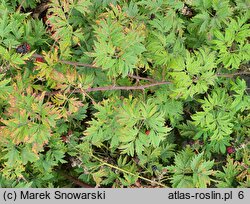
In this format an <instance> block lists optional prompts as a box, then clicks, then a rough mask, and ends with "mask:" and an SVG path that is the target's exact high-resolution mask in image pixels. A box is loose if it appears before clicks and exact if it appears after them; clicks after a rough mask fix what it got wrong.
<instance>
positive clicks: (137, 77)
mask: <svg viewBox="0 0 250 204" xmlns="http://www.w3.org/2000/svg"><path fill="white" fill-rule="evenodd" d="M128 76H129V77H131V78H133V79H139V80H145V81H152V82H155V80H154V79H152V78H147V77H140V76H135V75H132V74H128Z"/></svg>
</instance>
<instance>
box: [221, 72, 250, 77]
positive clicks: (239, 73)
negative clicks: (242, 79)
mask: <svg viewBox="0 0 250 204" xmlns="http://www.w3.org/2000/svg"><path fill="white" fill-rule="evenodd" d="M216 75H217V76H218V77H228V78H231V77H234V76H239V75H250V72H235V73H232V74H216Z"/></svg>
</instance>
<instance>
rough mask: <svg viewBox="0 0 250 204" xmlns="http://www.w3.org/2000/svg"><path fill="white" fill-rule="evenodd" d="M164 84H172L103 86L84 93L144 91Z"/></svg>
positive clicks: (168, 82)
mask: <svg viewBox="0 0 250 204" xmlns="http://www.w3.org/2000/svg"><path fill="white" fill-rule="evenodd" d="M164 84H172V82H170V81H163V82H156V83H152V84H145V85H141V86H103V87H94V88H88V89H85V91H86V92H92V91H111V90H127V91H128V90H144V89H146V88H149V87H153V86H159V85H164Z"/></svg>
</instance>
